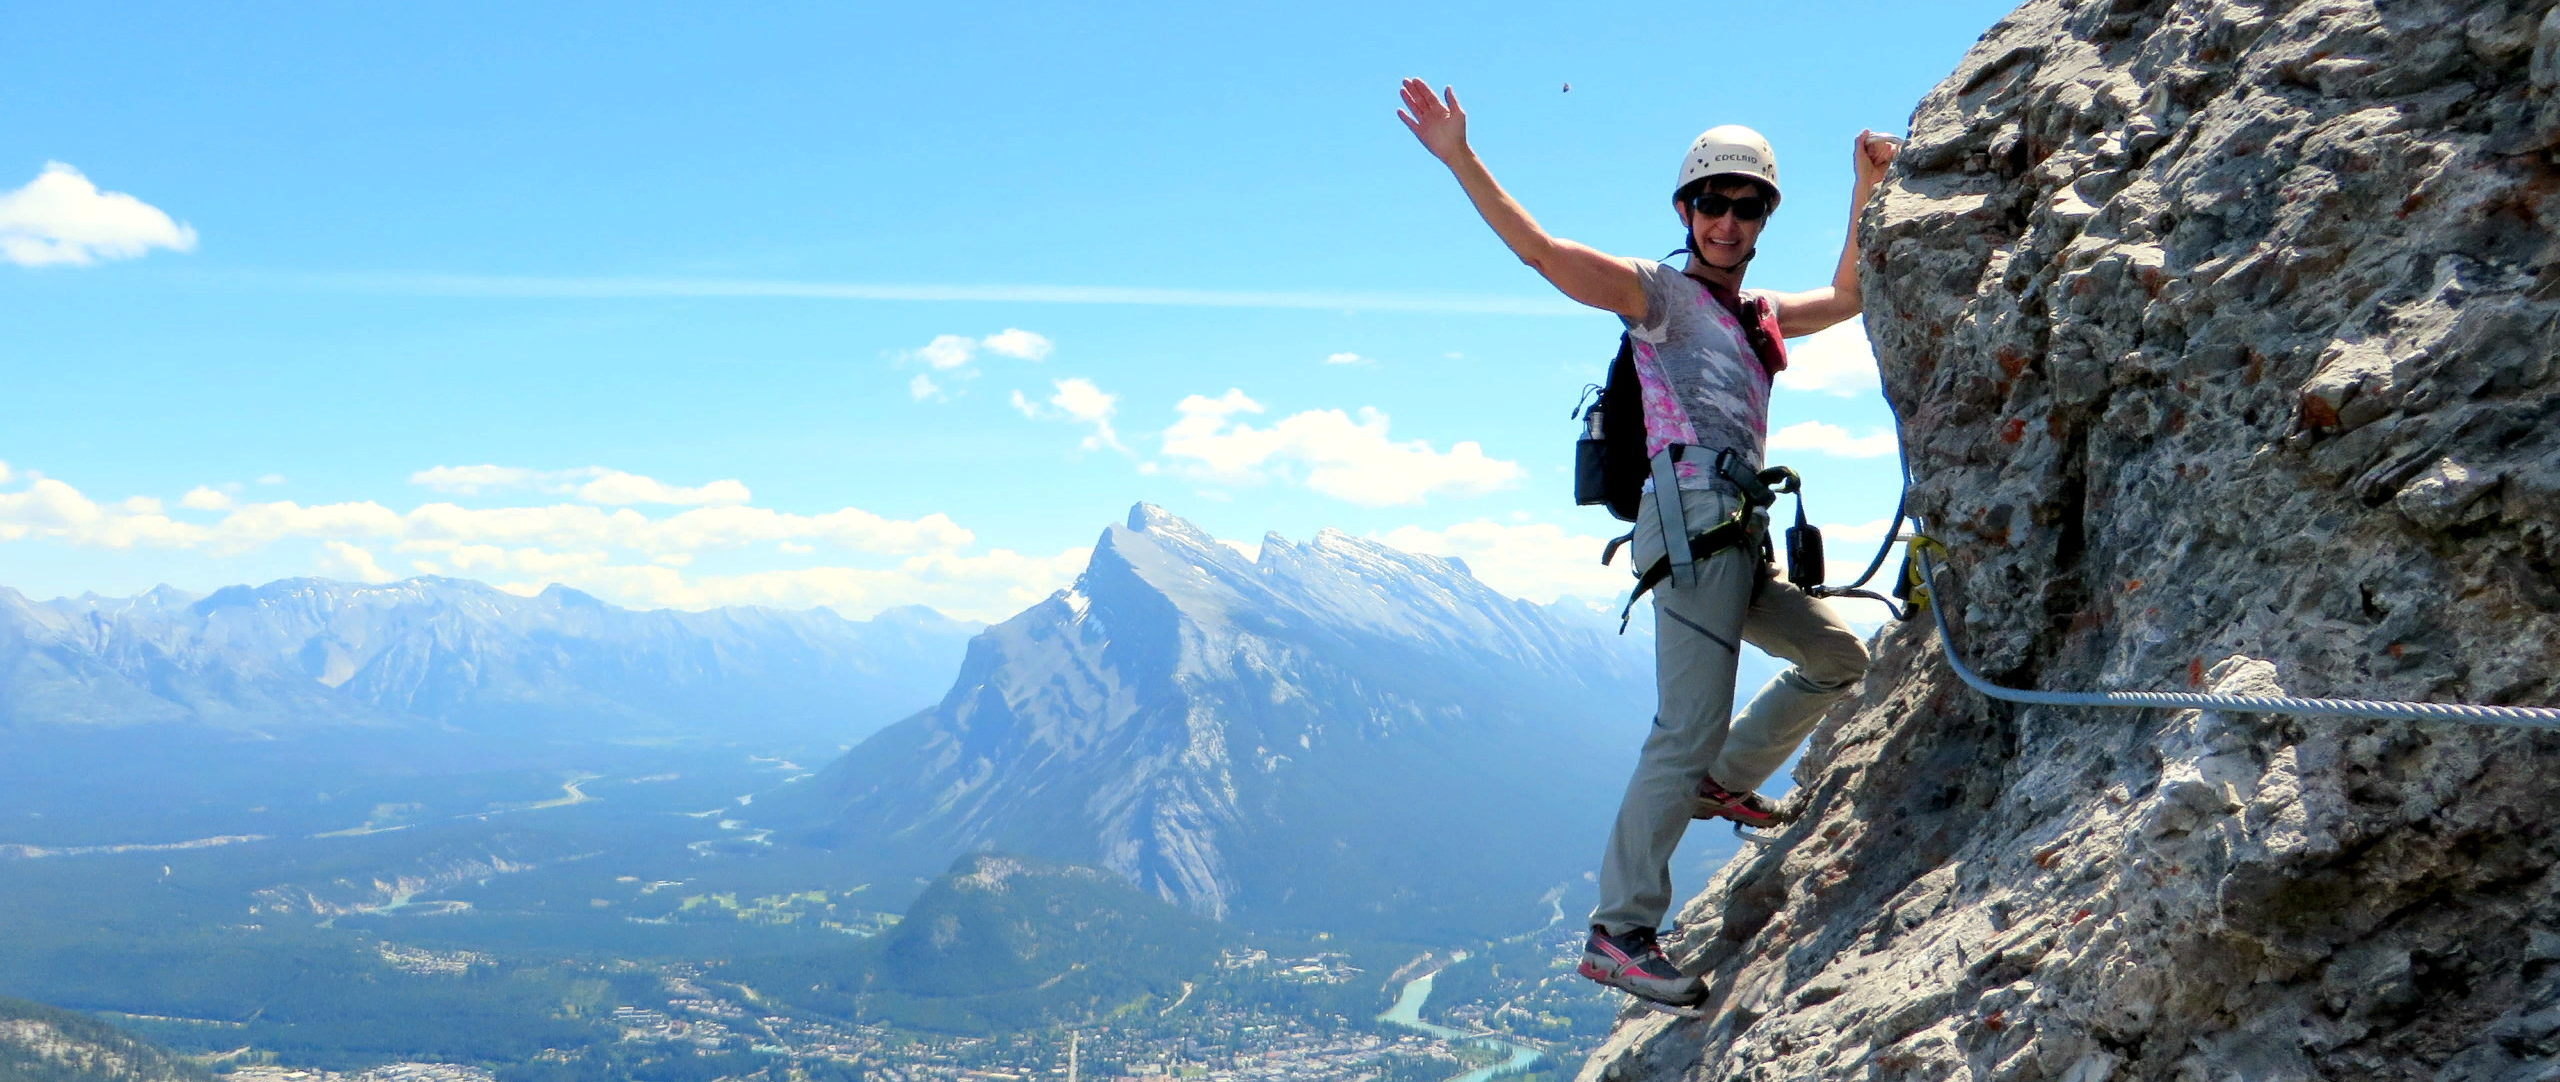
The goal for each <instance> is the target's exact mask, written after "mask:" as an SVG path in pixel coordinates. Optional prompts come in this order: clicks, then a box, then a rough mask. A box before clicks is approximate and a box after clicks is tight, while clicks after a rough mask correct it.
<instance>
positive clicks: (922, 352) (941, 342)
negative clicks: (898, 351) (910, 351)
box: [914, 334, 978, 372]
mask: <svg viewBox="0 0 2560 1082" xmlns="http://www.w3.org/2000/svg"><path fill="white" fill-rule="evenodd" d="M977 355H978V343H977V342H976V341H974V340H972V339H970V338H969V337H967V336H965V335H957V334H938V335H935V336H934V338H933V341H930V342H927V343H925V344H924V348H922V349H919V350H917V351H915V354H914V356H915V358H916V359H917V360H920V361H923V362H924V363H926V364H929V365H932V366H933V368H934V370H935V371H937V372H940V371H948V370H950V369H954V368H958V367H960V366H961V365H964V364H967V363H969V361H970V360H971V359H972V358H974V357H976V356H977Z"/></svg>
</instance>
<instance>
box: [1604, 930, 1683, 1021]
mask: <svg viewBox="0 0 2560 1082" xmlns="http://www.w3.org/2000/svg"><path fill="white" fill-rule="evenodd" d="M1581 973H1582V975H1583V976H1585V977H1589V978H1591V979H1592V980H1595V981H1599V982H1600V983H1602V984H1605V985H1608V986H1609V987H1611V988H1616V989H1619V990H1621V991H1625V992H1631V993H1634V994H1635V995H1637V996H1640V997H1643V998H1645V999H1650V1000H1653V1001H1654V1002H1656V1003H1667V1004H1670V1005H1672V1006H1675V1007H1688V1006H1694V1005H1695V1004H1697V1003H1698V1002H1700V1001H1702V1000H1704V999H1706V998H1707V982H1705V981H1702V980H1699V979H1698V978H1696V977H1692V976H1690V975H1688V974H1686V973H1682V972H1680V967H1678V966H1675V965H1672V964H1671V958H1670V956H1668V955H1665V954H1663V953H1662V944H1661V943H1660V942H1659V941H1658V940H1656V939H1655V937H1654V932H1653V929H1651V928H1636V929H1633V930H1630V931H1629V932H1627V933H1626V934H1625V935H1610V934H1609V932H1608V929H1606V928H1603V927H1601V926H1600V925H1597V924H1594V925H1592V926H1591V938H1590V939H1589V940H1588V941H1586V942H1585V943H1584V944H1583V945H1582V969H1581Z"/></svg>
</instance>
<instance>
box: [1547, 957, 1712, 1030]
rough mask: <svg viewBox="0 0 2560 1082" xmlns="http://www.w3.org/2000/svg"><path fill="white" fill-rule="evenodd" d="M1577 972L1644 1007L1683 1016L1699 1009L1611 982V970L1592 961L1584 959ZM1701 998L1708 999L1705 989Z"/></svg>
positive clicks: (1696, 1016)
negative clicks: (1628, 996)
mask: <svg viewBox="0 0 2560 1082" xmlns="http://www.w3.org/2000/svg"><path fill="white" fill-rule="evenodd" d="M1576 972H1578V973H1580V974H1582V975H1583V976H1584V977H1587V978H1589V979H1591V980H1592V981H1594V982H1597V983H1599V984H1601V985H1604V986H1606V987H1609V988H1614V989H1616V990H1618V991H1621V992H1624V993H1626V994H1628V995H1630V996H1634V997H1635V999H1636V1002H1638V1003H1640V1004H1644V1005H1647V1006H1651V1007H1655V1008H1658V1009H1660V1010H1663V1011H1665V1012H1668V1013H1671V1014H1683V1013H1685V1012H1690V1011H1695V1010H1696V1009H1697V1008H1696V1007H1694V1006H1692V1005H1690V1004H1685V1003H1674V1002H1672V1001H1670V1000H1667V999H1659V998H1656V997H1654V996H1650V995H1647V994H1645V993H1643V992H1639V991H1637V990H1635V989H1633V988H1629V987H1627V986H1626V985H1624V984H1621V983H1619V982H1617V981H1614V980H1611V979H1610V976H1611V974H1610V972H1609V970H1608V969H1607V968H1605V967H1603V966H1601V965H1600V963H1598V962H1594V961H1591V960H1589V959H1584V960H1583V963H1582V968H1580V969H1579V970H1576ZM1699 998H1700V999H1702V1000H1703V999H1705V998H1706V996H1705V994H1704V990H1703V989H1702V990H1701V992H1700V995H1699ZM1688 1017H1691V1018H1700V1017H1704V1016H1703V1015H1699V1014H1688Z"/></svg>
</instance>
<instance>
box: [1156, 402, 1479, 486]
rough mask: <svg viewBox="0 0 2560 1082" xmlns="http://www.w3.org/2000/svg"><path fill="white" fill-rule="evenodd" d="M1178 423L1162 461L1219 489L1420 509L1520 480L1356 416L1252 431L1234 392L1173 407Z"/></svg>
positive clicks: (1291, 419) (1461, 445) (1302, 416)
mask: <svg viewBox="0 0 2560 1082" xmlns="http://www.w3.org/2000/svg"><path fill="white" fill-rule="evenodd" d="M1174 409H1175V411H1176V412H1178V413H1180V414H1181V419H1179V420H1177V421H1175V422H1174V423H1173V425H1172V426H1171V427H1169V428H1167V429H1165V432H1164V437H1163V454H1164V456H1165V457H1167V458H1170V459H1177V460H1187V461H1184V462H1178V463H1176V465H1177V466H1179V467H1181V468H1182V472H1184V473H1186V474H1188V475H1189V476H1192V477H1194V478H1195V479H1200V480H1208V481H1215V482H1219V483H1224V484H1249V483H1258V482H1260V481H1263V480H1265V479H1267V478H1268V477H1269V476H1271V475H1275V474H1276V475H1279V476H1282V477H1286V478H1290V479H1294V480H1297V481H1299V483H1302V484H1304V485H1305V486H1306V487H1307V488H1309V489H1312V490H1314V491H1316V492H1320V493H1323V494H1325V495H1327V496H1332V497H1334V498H1336V499H1341V500H1348V501H1350V502H1352V503H1357V504H1362V505H1365V506H1371V507H1377V506H1385V505H1389V504H1411V503H1420V502H1422V500H1423V499H1424V498H1425V497H1427V496H1429V495H1431V494H1433V493H1435V492H1450V493H1457V494H1460V495H1477V494H1481V493H1486V492H1491V491H1494V490H1496V489H1501V488H1507V487H1510V486H1511V485H1514V484H1517V483H1519V482H1520V480H1521V479H1522V478H1523V477H1525V476H1527V473H1526V471H1524V470H1522V469H1521V468H1520V466H1519V464H1517V463H1513V462H1506V461H1503V460H1501V459H1496V458H1491V457H1488V456H1486V454H1485V453H1484V448H1483V446H1482V445H1480V444H1477V443H1476V442H1475V441H1472V440H1466V441H1461V442H1458V443H1455V444H1452V445H1450V448H1449V450H1448V451H1446V452H1441V451H1436V450H1433V449H1432V447H1431V445H1430V443H1429V442H1428V441H1425V440H1407V441H1404V442H1401V443H1399V442H1396V441H1394V440H1391V439H1389V438H1388V437H1387V424H1388V422H1387V415H1386V414H1384V413H1380V412H1378V411H1377V410H1376V409H1373V408H1370V407H1366V406H1364V407H1362V408H1361V409H1360V412H1359V419H1358V420H1356V421H1355V420H1353V419H1352V417H1351V416H1350V415H1348V414H1345V413H1343V412H1342V411H1341V410H1307V411H1305V412H1302V413H1297V414H1292V415H1290V416H1288V417H1284V418H1282V419H1280V420H1279V421H1278V422H1276V423H1274V424H1273V425H1272V426H1271V427H1270V428H1255V427H1253V426H1251V425H1248V424H1243V423H1241V422H1239V421H1238V420H1237V417H1238V415H1240V414H1247V413H1261V412H1263V407H1262V404H1261V403H1259V402H1256V401H1254V400H1253V399H1251V398H1249V397H1247V396H1246V395H1245V393H1244V391H1243V390H1241V389H1238V388H1229V389H1228V390H1227V393H1226V394H1224V395H1221V396H1219V397H1217V398H1207V397H1203V396H1201V395H1191V396H1189V397H1186V398H1184V399H1183V400H1182V401H1181V402H1179V403H1177V404H1176V405H1175V406H1174Z"/></svg>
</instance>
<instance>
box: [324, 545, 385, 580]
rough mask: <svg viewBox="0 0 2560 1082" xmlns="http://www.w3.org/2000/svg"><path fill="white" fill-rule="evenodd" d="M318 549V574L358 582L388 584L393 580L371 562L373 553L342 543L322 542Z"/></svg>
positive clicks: (379, 565) (377, 565)
mask: <svg viewBox="0 0 2560 1082" xmlns="http://www.w3.org/2000/svg"><path fill="white" fill-rule="evenodd" d="M320 548H321V557H320V559H319V561H318V562H319V565H320V573H321V574H323V575H331V576H337V577H341V578H351V579H355V580H357V581H359V582H389V581H391V579H392V578H393V576H392V574H391V573H390V572H388V571H385V570H383V569H382V565H381V564H378V563H375V562H374V561H373V553H371V552H367V551H365V550H363V549H360V548H357V547H355V546H354V545H350V544H348V543H346V542H344V541H323V542H321V543H320Z"/></svg>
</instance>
